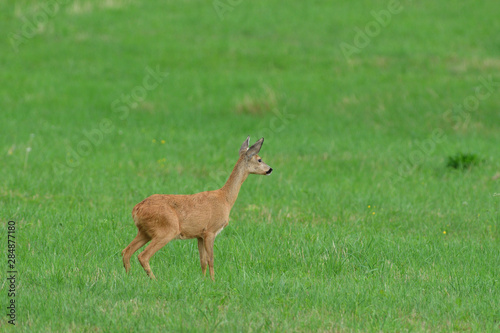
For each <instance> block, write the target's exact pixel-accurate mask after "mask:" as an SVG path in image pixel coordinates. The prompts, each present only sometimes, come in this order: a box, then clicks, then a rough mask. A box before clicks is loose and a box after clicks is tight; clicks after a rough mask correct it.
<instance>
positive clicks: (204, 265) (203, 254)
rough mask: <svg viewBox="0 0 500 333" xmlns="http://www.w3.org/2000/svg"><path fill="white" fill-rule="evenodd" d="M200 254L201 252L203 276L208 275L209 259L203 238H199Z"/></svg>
mask: <svg viewBox="0 0 500 333" xmlns="http://www.w3.org/2000/svg"><path fill="white" fill-rule="evenodd" d="M198 252H200V264H201V271H202V272H203V275H206V273H207V264H208V258H207V251H206V250H205V244H204V242H203V238H198Z"/></svg>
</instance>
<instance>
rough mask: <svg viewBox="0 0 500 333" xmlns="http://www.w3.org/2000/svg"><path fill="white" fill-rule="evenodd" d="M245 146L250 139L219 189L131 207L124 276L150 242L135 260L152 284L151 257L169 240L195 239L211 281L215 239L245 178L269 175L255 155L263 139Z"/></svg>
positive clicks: (156, 198) (165, 197)
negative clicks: (132, 231)
mask: <svg viewBox="0 0 500 333" xmlns="http://www.w3.org/2000/svg"><path fill="white" fill-rule="evenodd" d="M249 143H250V136H248V137H247V139H246V140H245V141H244V142H243V144H242V145H241V147H240V150H239V158H238V161H237V162H236V165H235V166H234V168H233V171H232V172H231V174H230V175H229V178H228V179H227V181H226V183H225V184H224V186H222V187H221V188H220V189H217V190H213V191H205V192H199V193H196V194H153V195H151V196H149V197H147V198H146V199H144V200H143V201H141V202H140V203H138V204H137V205H135V207H134V208H133V210H132V218H133V220H134V222H135V226H136V227H137V236H136V237H135V238H134V239H133V240H132V242H131V243H130V244H129V245H128V246H127V247H126V248H125V249H124V250H123V251H122V257H123V266H124V267H125V272H126V273H129V271H130V257H131V256H132V255H133V254H134V253H135V252H136V251H137V250H139V249H140V248H141V247H142V246H144V245H145V244H146V243H148V242H149V241H151V242H150V243H149V244H148V245H147V246H146V248H145V249H144V250H143V251H142V252H141V253H139V255H138V259H139V262H140V264H141V266H142V267H143V268H144V270H145V271H146V274H147V275H148V276H149V277H150V278H151V279H153V280H156V277H155V275H154V274H153V272H152V270H151V267H150V265H149V260H150V259H151V257H152V256H153V255H154V254H155V253H156V252H157V251H158V250H160V249H161V248H162V247H164V246H165V245H167V244H168V243H169V242H170V241H171V240H174V239H181V240H185V239H193V238H196V239H197V240H198V252H199V254H200V264H201V270H202V273H203V276H206V271H207V265H208V267H209V270H210V278H211V279H212V281H215V272H214V241H215V237H216V236H217V235H218V234H219V233H220V232H221V231H222V229H224V228H225V227H227V226H228V224H229V213H230V212H231V208H232V207H233V205H234V203H235V202H236V199H237V198H238V193H239V191H240V188H241V185H242V184H243V182H244V181H245V180H246V179H247V177H248V175H249V174H256V175H270V174H271V172H272V171H273V169H272V168H271V167H270V166H269V165H267V164H265V163H264V162H263V161H262V159H261V158H260V156H259V155H258V153H259V152H260V149H261V148H262V144H263V143H264V138H261V139H259V140H258V141H257V142H256V143H255V144H253V145H252V146H251V147H250V148H249V147H248V146H249Z"/></svg>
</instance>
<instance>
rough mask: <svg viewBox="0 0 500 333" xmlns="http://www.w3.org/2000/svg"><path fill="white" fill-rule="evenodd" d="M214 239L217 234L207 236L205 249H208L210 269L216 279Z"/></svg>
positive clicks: (204, 241) (212, 276)
mask: <svg viewBox="0 0 500 333" xmlns="http://www.w3.org/2000/svg"><path fill="white" fill-rule="evenodd" d="M214 241H215V235H214V234H210V235H207V236H206V237H205V239H204V240H203V243H204V244H205V251H207V257H208V269H209V270H210V278H211V279H212V280H214V281H215V272H214Z"/></svg>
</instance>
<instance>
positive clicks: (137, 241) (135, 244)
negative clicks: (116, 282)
mask: <svg viewBox="0 0 500 333" xmlns="http://www.w3.org/2000/svg"><path fill="white" fill-rule="evenodd" d="M150 239H151V237H149V236H148V235H146V234H144V233H143V232H141V230H139V231H138V232H137V236H136V237H135V238H134V240H133V241H132V242H131V243H130V244H129V245H128V246H127V247H126V248H125V249H124V250H123V251H122V257H123V266H124V267H125V272H127V273H128V272H129V271H130V257H131V256H132V255H133V254H134V253H135V251H137V250H139V249H140V248H141V247H142V246H143V245H144V244H146V243H147V242H149V240H150Z"/></svg>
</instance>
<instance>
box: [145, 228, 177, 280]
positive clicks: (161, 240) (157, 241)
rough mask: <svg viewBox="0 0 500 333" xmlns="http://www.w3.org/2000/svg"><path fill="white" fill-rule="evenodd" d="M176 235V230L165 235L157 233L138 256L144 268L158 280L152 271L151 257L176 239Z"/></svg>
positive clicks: (150, 275)
mask: <svg viewBox="0 0 500 333" xmlns="http://www.w3.org/2000/svg"><path fill="white" fill-rule="evenodd" d="M175 236H177V233H176V232H170V233H167V234H164V235H156V236H154V237H153V239H151V243H149V245H148V246H146V248H145V249H144V251H142V252H141V253H140V254H139V256H138V259H139V262H140V263H141V265H142V267H143V268H144V270H145V271H146V273H147V274H148V276H149V277H150V278H151V279H153V280H156V277H155V275H154V274H153V272H152V271H151V267H150V266H149V259H151V257H152V256H153V255H154V254H155V253H156V252H157V251H158V250H159V249H161V248H162V247H164V246H165V245H167V243H168V242H170V241H171V240H172V239H174V238H175Z"/></svg>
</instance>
